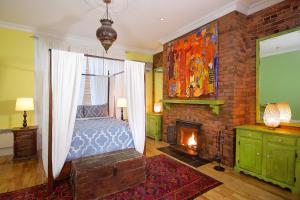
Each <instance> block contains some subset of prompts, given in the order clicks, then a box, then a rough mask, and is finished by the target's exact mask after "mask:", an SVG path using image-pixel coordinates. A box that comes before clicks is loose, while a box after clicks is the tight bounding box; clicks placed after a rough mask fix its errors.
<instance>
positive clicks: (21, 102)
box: [15, 98, 34, 128]
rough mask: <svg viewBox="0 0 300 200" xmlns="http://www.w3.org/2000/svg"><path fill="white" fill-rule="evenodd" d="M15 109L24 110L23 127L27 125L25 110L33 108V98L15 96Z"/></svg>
mask: <svg viewBox="0 0 300 200" xmlns="http://www.w3.org/2000/svg"><path fill="white" fill-rule="evenodd" d="M15 110H16V111H24V114H23V117H24V120H23V128H26V127H27V119H26V118H27V111H30V110H34V105H33V98H17V101H16V108H15Z"/></svg>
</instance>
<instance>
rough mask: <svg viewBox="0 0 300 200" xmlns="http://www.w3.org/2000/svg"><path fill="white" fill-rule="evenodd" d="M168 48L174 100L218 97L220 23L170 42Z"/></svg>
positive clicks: (170, 86)
mask: <svg viewBox="0 0 300 200" xmlns="http://www.w3.org/2000/svg"><path fill="white" fill-rule="evenodd" d="M167 48H168V49H167V55H168V70H169V72H168V73H169V74H168V75H169V77H168V78H169V96H170V97H200V96H212V95H213V96H216V95H217V88H218V86H217V76H218V73H217V72H218V27H217V22H212V23H210V24H208V25H206V26H204V27H201V28H199V29H197V30H196V31H194V32H193V33H192V34H189V35H188V36H185V37H183V38H180V39H178V40H176V41H173V42H170V43H169V44H168V47H167Z"/></svg>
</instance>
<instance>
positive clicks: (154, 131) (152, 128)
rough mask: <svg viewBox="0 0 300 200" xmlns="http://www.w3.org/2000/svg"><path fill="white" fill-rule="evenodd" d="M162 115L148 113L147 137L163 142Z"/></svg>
mask: <svg viewBox="0 0 300 200" xmlns="http://www.w3.org/2000/svg"><path fill="white" fill-rule="evenodd" d="M161 121H162V114H161V113H147V122H146V123H147V126H146V127H147V131H146V132H147V136H148V137H150V138H153V139H155V140H161V132H162V130H161Z"/></svg>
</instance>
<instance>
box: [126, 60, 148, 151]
mask: <svg viewBox="0 0 300 200" xmlns="http://www.w3.org/2000/svg"><path fill="white" fill-rule="evenodd" d="M124 70H125V85H126V94H127V101H128V102H127V104H128V121H129V125H130V128H131V132H132V136H133V140H134V146H135V149H136V150H137V151H138V152H140V153H143V152H144V145H145V88H144V87H145V82H144V79H145V78H144V73H145V63H141V62H134V61H125V69H124Z"/></svg>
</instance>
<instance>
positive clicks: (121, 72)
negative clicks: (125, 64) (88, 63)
mask: <svg viewBox="0 0 300 200" xmlns="http://www.w3.org/2000/svg"><path fill="white" fill-rule="evenodd" d="M123 73H124V71H121V72H118V73H115V74H112V75H97V74H81V75H82V76H104V77H108V78H109V77H112V76H117V75H119V74H123Z"/></svg>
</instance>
